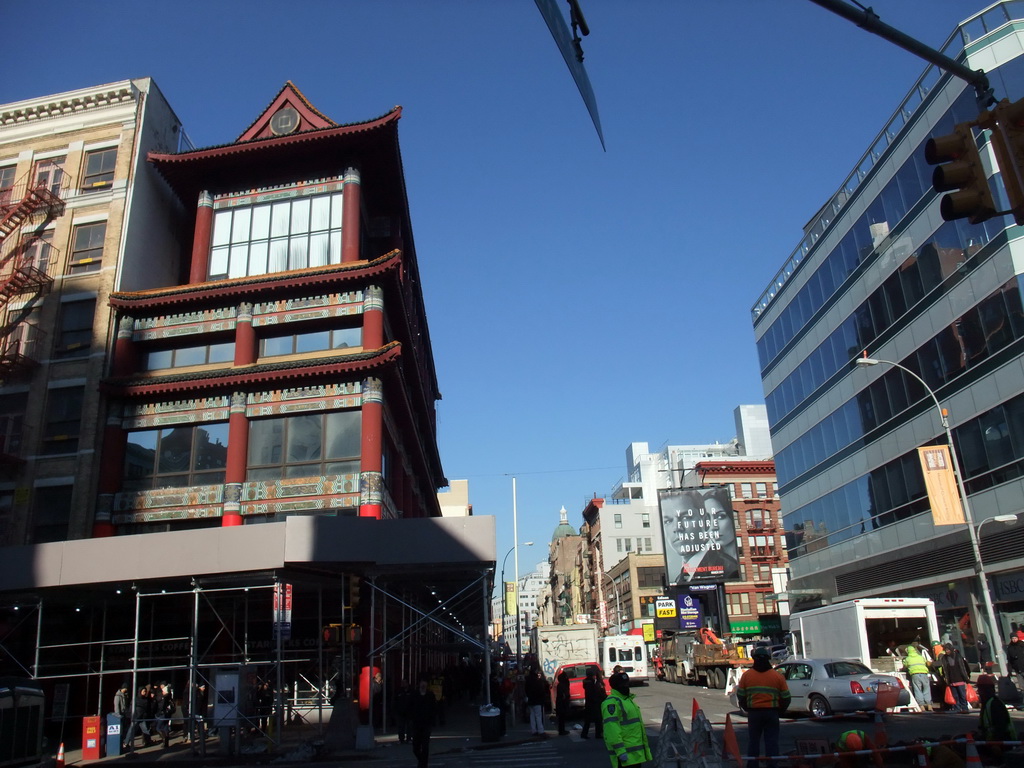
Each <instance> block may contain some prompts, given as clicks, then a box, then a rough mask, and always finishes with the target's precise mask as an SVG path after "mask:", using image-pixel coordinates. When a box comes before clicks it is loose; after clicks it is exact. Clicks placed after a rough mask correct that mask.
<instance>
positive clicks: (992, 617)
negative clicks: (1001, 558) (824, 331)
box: [856, 352, 1006, 675]
mask: <svg viewBox="0 0 1024 768" xmlns="http://www.w3.org/2000/svg"><path fill="white" fill-rule="evenodd" d="M856 363H857V365H859V366H861V367H868V366H872V365H879V364H882V365H891V366H892V367H893V368H899V369H900V370H901V371H903V372H905V373H907V374H909V375H910V376H912V377H913V378H915V379H917V381H919V382H920V384H921V386H922V387H924V389H925V391H926V392H927V393H928V394H929V396H930V397H931V399H932V402H933V403H935V409H936V410H937V411H938V412H939V421H940V422H941V424H942V429H943V431H945V433H946V442H948V443H949V455H950V459H951V461H952V462H953V474H954V475H955V476H956V487H957V491H958V492H959V494H960V504H961V506H962V507H963V510H964V520H965V521H966V523H967V534H968V538H969V539H970V541H971V551H972V552H973V554H974V574H975V576H976V577H977V579H978V586H979V587H980V589H981V596H982V599H983V600H984V603H985V620H986V622H987V623H988V625H989V632H990V634H993V635H994V637H993V638H992V640H993V641H994V642H993V646H994V648H995V659H996V666H997V667H998V669H999V674H1000V675H1005V674H1006V658H1005V655H1004V654H1003V645H1002V642H1001V641H1000V638H999V626H998V624H996V611H995V607H994V606H993V605H992V596H991V595H990V594H989V591H988V580H987V579H986V577H985V566H984V564H983V563H982V561H981V547H980V546H979V545H978V532H979V531H980V530H981V526H980V525H979V526H978V528H977V529H975V527H974V517H973V515H972V514H971V505H970V502H969V501H968V499H967V489H966V488H965V487H964V478H963V473H962V472H961V471H960V460H959V459H958V458H957V455H956V449H955V448H954V447H953V433H952V432H951V431H950V428H949V419H947V418H946V411H945V409H944V408H943V407H942V405H941V404H940V403H939V398H938V397H937V396H936V395H935V392H934V391H933V390H932V388H931V387H929V386H928V383H927V382H926V381H925V380H924V379H922V378H921V377H920V376H918V375H917V374H916V373H914V371H912V370H910V369H909V368H907V367H906V366H905V365H900V364H899V363H894V362H893V361H892V360H879V359H877V358H873V357H868V356H867V352H865V353H864V356H863V357H858V358H857V361H856ZM985 522H986V520H983V521H982V524H984V523H985Z"/></svg>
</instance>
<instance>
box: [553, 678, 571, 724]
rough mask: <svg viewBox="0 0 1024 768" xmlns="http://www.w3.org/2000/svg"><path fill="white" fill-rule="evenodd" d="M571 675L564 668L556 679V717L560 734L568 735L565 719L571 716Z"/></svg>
mask: <svg viewBox="0 0 1024 768" xmlns="http://www.w3.org/2000/svg"><path fill="white" fill-rule="evenodd" d="M569 700H570V693H569V675H568V674H567V673H566V671H565V670H564V669H563V670H562V671H561V672H559V673H558V679H557V680H555V718H556V719H557V721H558V735H559V736H566V735H568V733H569V731H567V730H566V729H565V719H566V718H567V717H568V716H569Z"/></svg>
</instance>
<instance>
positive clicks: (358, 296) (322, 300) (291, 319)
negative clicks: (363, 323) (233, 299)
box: [252, 291, 364, 327]
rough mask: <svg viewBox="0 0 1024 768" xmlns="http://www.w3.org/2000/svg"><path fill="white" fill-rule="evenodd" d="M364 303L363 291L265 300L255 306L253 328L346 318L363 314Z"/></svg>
mask: <svg viewBox="0 0 1024 768" xmlns="http://www.w3.org/2000/svg"><path fill="white" fill-rule="evenodd" d="M363 304H364V300H363V292H362V291H346V292H345V293H331V294H327V295H326V296H307V297H302V298H295V299H281V300H280V301H264V302H260V303H259V304H256V305H255V306H254V307H253V311H252V314H253V319H252V324H253V326H254V327H261V326H273V325H283V324H285V323H299V322H305V321H307V320H324V319H327V318H332V317H347V316H349V315H358V314H360V313H362V311H363Z"/></svg>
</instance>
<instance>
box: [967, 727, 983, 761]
mask: <svg viewBox="0 0 1024 768" xmlns="http://www.w3.org/2000/svg"><path fill="white" fill-rule="evenodd" d="M964 763H965V766H966V768H971V767H972V766H973V767H974V768H981V758H980V757H978V748H977V747H976V746H974V737H973V736H971V734H969V733H968V734H967V759H966V760H965V761H964Z"/></svg>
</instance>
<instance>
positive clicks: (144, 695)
mask: <svg viewBox="0 0 1024 768" xmlns="http://www.w3.org/2000/svg"><path fill="white" fill-rule="evenodd" d="M149 723H150V720H149V687H148V686H145V685H144V686H142V687H141V688H139V694H138V695H137V696H136V697H135V700H134V701H133V702H132V724H131V726H130V727H129V728H128V736H127V738H125V740H124V745H123V746H124V748H125V749H130V748H131V747H132V746H134V744H135V736H136V733H138V734H139V735H141V736H142V743H143V745H145V746H147V747H149V746H152V745H153V737H152V736H150V734H149Z"/></svg>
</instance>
